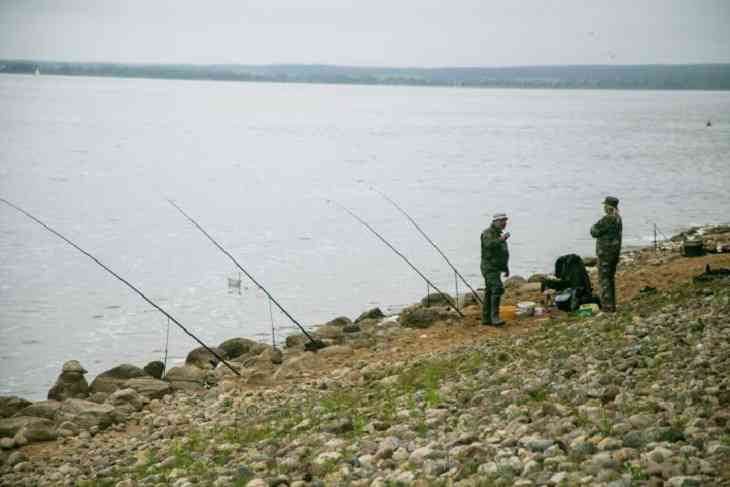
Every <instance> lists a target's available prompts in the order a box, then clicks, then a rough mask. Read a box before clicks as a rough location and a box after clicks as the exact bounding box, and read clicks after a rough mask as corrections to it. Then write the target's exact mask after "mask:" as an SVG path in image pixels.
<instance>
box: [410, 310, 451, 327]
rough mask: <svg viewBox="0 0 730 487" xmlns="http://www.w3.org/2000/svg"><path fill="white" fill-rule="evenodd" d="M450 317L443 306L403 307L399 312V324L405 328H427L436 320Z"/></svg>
mask: <svg viewBox="0 0 730 487" xmlns="http://www.w3.org/2000/svg"><path fill="white" fill-rule="evenodd" d="M450 318H451V315H450V314H449V312H448V311H447V310H446V309H444V308H436V307H433V308H432V307H423V306H413V307H410V308H406V309H404V310H403V311H402V312H401V314H400V318H399V321H400V324H401V326H404V327H406V328H429V327H431V326H432V325H434V324H435V323H436V322H438V321H445V320H448V319H450Z"/></svg>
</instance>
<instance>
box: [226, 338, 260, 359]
mask: <svg viewBox="0 0 730 487" xmlns="http://www.w3.org/2000/svg"><path fill="white" fill-rule="evenodd" d="M218 348H219V349H220V350H223V352H224V353H225V358H226V359H234V358H237V357H240V356H242V355H249V354H252V355H256V354H258V353H259V352H260V351H261V344H260V343H258V342H256V341H254V340H250V339H248V338H243V337H240V338H230V339H228V340H226V341H224V342H223V343H221V344H220V345H218Z"/></svg>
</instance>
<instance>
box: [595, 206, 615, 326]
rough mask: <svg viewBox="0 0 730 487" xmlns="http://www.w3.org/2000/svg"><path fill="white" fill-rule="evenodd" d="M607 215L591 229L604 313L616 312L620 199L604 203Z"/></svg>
mask: <svg viewBox="0 0 730 487" xmlns="http://www.w3.org/2000/svg"><path fill="white" fill-rule="evenodd" d="M603 210H604V212H605V213H606V215H605V216H604V217H603V218H601V219H600V220H598V221H597V222H596V223H595V224H594V225H593V226H592V227H591V236H592V237H593V238H595V239H596V256H597V257H598V280H599V282H600V285H601V307H602V309H603V311H607V312H610V313H613V312H615V311H616V284H615V276H616V266H617V265H618V258H619V254H620V253H621V234H622V233H623V223H622V221H621V215H619V212H618V198H614V197H613V196H607V197H606V199H605V200H604V201H603Z"/></svg>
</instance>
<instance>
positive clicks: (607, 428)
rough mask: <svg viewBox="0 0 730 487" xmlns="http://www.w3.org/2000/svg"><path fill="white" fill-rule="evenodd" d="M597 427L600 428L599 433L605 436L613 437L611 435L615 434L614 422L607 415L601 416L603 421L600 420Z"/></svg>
mask: <svg viewBox="0 0 730 487" xmlns="http://www.w3.org/2000/svg"><path fill="white" fill-rule="evenodd" d="M597 426H598V431H599V432H600V433H601V434H602V435H603V436H611V433H613V421H612V420H611V418H609V417H608V415H607V414H605V413H604V414H603V415H602V416H601V419H600V421H598V425H597Z"/></svg>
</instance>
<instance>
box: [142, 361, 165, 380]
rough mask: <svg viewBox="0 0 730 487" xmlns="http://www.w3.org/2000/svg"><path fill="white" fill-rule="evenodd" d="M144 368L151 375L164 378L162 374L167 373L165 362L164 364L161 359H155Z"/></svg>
mask: <svg viewBox="0 0 730 487" xmlns="http://www.w3.org/2000/svg"><path fill="white" fill-rule="evenodd" d="M142 370H144V372H145V373H146V374H147V375H149V376H150V377H154V378H155V379H162V375H163V374H164V373H165V364H163V363H162V362H161V361H160V360H153V361H152V362H150V363H148V364H147V365H145V366H144V369H142Z"/></svg>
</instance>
